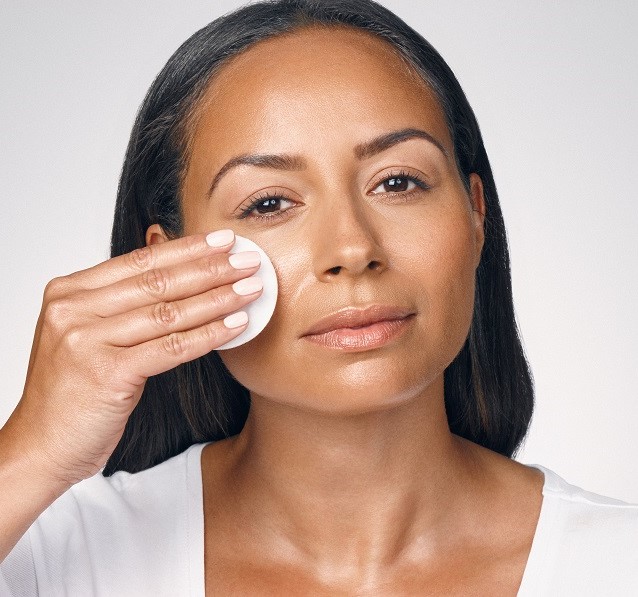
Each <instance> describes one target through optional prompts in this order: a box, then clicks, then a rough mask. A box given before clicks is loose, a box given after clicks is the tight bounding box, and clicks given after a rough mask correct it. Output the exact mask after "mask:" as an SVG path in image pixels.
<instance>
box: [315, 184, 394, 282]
mask: <svg viewBox="0 0 638 597" xmlns="http://www.w3.org/2000/svg"><path fill="white" fill-rule="evenodd" d="M341 197H342V198H341V199H340V200H338V201H326V202H325V203H324V209H323V213H321V214H320V217H318V218H317V219H316V220H315V223H316V225H315V226H314V230H313V236H314V237H315V238H314V240H315V242H313V246H314V247H315V248H316V249H315V252H314V262H315V275H316V276H317V279H319V280H322V281H324V282H328V281H330V280H333V279H335V278H336V277H338V278H343V277H357V276H361V275H362V274H364V273H365V272H375V273H376V274H379V273H381V272H382V271H384V270H385V269H386V268H387V266H388V259H387V256H386V254H385V251H384V250H383V248H382V246H381V243H380V232H381V231H380V229H379V225H378V222H375V216H374V213H373V211H372V209H371V208H370V207H368V206H366V205H365V201H362V200H361V199H359V198H357V197H351V198H347V197H344V196H343V195H341ZM318 215H319V214H318Z"/></svg>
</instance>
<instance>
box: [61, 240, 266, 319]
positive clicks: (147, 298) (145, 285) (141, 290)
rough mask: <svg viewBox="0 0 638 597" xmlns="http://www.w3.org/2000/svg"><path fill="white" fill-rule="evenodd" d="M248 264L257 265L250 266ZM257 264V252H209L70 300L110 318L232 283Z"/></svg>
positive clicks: (84, 308)
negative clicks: (194, 258)
mask: <svg viewBox="0 0 638 597" xmlns="http://www.w3.org/2000/svg"><path fill="white" fill-rule="evenodd" d="M246 258H248V259H249V261H248V262H246V261H245V259H246ZM250 258H252V261H250ZM251 263H253V264H256V265H252V266H251V265H250V264H251ZM233 264H235V265H233ZM259 267H260V256H259V253H258V252H257V251H245V252H242V253H233V254H232V255H229V254H227V253H223V254H214V255H208V256H206V257H203V258H201V259H197V260H196V261H190V262H188V263H180V264H177V265H173V266H172V267H160V268H157V269H151V270H148V271H146V272H144V273H142V274H138V275H137V276H133V277H131V278H127V279H125V280H119V281H118V282H115V283H114V284H111V285H109V286H106V287H102V288H95V289H92V290H86V291H84V292H80V293H77V294H76V295H74V297H73V299H72V300H73V302H74V303H76V304H77V305H78V306H80V305H81V308H82V309H83V310H85V311H88V312H89V313H92V314H94V315H97V316H99V317H112V316H113V315H117V314H120V313H125V312H127V311H132V310H134V309H137V308H139V307H144V306H148V305H153V304H156V303H160V302H168V301H175V300H179V299H184V298H187V297H189V296H195V295H198V294H201V293H203V292H206V291H208V290H211V289H213V288H217V287H220V286H224V285H226V284H232V283H233V282H236V281H238V280H240V279H241V278H245V277H247V276H250V275H252V274H254V273H255V272H256V271H257V270H258V269H259Z"/></svg>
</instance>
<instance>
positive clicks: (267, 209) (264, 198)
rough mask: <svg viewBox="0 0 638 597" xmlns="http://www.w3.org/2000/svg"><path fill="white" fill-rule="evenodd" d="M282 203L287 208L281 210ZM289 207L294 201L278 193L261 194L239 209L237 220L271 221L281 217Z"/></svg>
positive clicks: (292, 205)
mask: <svg viewBox="0 0 638 597" xmlns="http://www.w3.org/2000/svg"><path fill="white" fill-rule="evenodd" d="M282 203H284V204H285V203H287V204H289V207H286V208H285V209H281V208H282V207H283V205H282ZM291 207H294V201H291V200H290V199H286V197H284V196H283V195H281V194H279V193H262V194H260V195H259V196H258V197H256V198H255V199H254V200H252V201H251V202H250V204H249V205H248V206H247V207H245V208H244V207H241V208H240V215H239V218H240V219H244V218H250V219H257V220H273V219H275V218H280V217H282V216H283V215H284V214H285V213H286V212H287V211H288V210H289V209H290V208H291Z"/></svg>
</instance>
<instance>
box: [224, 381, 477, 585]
mask: <svg viewBox="0 0 638 597" xmlns="http://www.w3.org/2000/svg"><path fill="white" fill-rule="evenodd" d="M233 453H234V455H235V456H234V458H233V459H232V460H233V469H234V470H233V475H232V478H233V479H234V481H235V483H236V485H235V488H236V489H235V491H236V503H237V504H242V506H238V507H240V508H241V507H243V508H245V511H244V512H239V513H237V515H238V516H240V517H241V520H244V521H246V520H249V519H252V523H254V525H255V526H254V528H255V529H262V530H261V531H260V535H262V536H263V529H264V528H266V529H271V531H270V532H271V533H272V536H271V537H270V539H271V540H272V545H273V546H274V547H273V552H276V551H279V552H280V553H281V552H284V551H285V553H287V554H291V553H295V554H297V556H298V558H299V560H300V561H305V562H312V563H313V566H314V567H315V569H324V570H330V571H334V570H335V569H340V570H351V571H352V570H357V571H359V573H361V572H362V571H364V570H369V571H371V570H373V569H375V570H378V569H379V568H381V567H384V566H387V565H390V564H391V563H392V562H393V561H396V560H397V559H398V558H399V557H401V556H405V555H406V553H407V552H408V551H409V548H410V544H411V543H413V542H414V541H416V540H417V539H418V540H419V541H421V542H422V540H423V536H424V532H425V533H426V534H428V535H430V536H432V537H434V535H436V534H437V533H440V532H444V529H445V528H446V527H447V526H448V525H449V520H450V517H452V516H453V513H454V511H455V508H454V504H458V505H459V508H461V507H462V506H461V504H460V502H461V501H462V500H463V498H464V497H465V496H466V495H467V487H468V484H469V483H468V480H469V479H470V476H471V471H470V470H469V467H468V455H467V453H466V448H465V442H463V441H462V440H459V438H457V437H455V436H453V435H452V434H451V433H450V431H449V427H448V423H447V418H446V415H445V408H444V401H443V380H442V379H441V380H440V381H439V382H437V383H435V384H434V385H432V386H430V387H429V388H427V389H426V390H425V391H424V392H423V393H422V394H421V395H419V396H416V397H414V398H413V399H411V400H410V401H408V402H405V403H403V404H401V405H399V406H394V407H392V408H388V409H387V410H381V411H376V412H369V413H365V414H358V415H351V416H343V415H334V414H331V415H328V414H323V413H318V412H310V411H308V410H301V409H299V408H294V407H291V406H287V405H284V404H281V403H277V402H275V401H272V400H269V399H267V398H264V397H262V396H255V395H253V396H252V402H251V408H250V414H249V417H248V419H247V421H246V424H245V426H244V429H243V430H242V432H241V433H240V434H239V436H237V438H236V441H235V445H234V450H233ZM462 488H464V489H462ZM251 496H252V497H251ZM422 547H423V546H422V545H421V549H422ZM370 574H372V572H370Z"/></svg>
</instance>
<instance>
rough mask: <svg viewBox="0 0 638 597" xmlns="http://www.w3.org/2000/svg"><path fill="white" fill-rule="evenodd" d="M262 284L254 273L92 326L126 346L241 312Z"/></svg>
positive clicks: (109, 339)
mask: <svg viewBox="0 0 638 597" xmlns="http://www.w3.org/2000/svg"><path fill="white" fill-rule="evenodd" d="M253 285H254V286H253ZM259 286H263V285H262V284H261V280H260V279H259V278H258V277H256V276H252V277H250V278H246V279H245V280H241V281H240V282H239V284H238V285H236V286H231V285H226V286H222V287H220V288H215V289H213V290H209V291H208V292H204V293H202V294H199V295H197V296H192V297H189V298H186V299H183V300H179V301H173V302H161V303H155V304H153V305H147V306H145V307H141V308H139V309H135V310H134V311H128V312H126V313H122V314H120V315H116V316H114V317H108V318H106V319H102V320H100V322H99V323H98V324H97V325H96V326H95V327H94V328H93V329H94V334H95V337H96V338H100V339H102V341H103V342H105V343H108V344H110V345H111V346H119V347H125V346H135V345H137V344H142V343H144V342H148V341H149V340H153V339H155V338H160V337H162V336H167V335H168V334H171V333H173V332H180V331H186V330H191V329H194V328H197V327H200V326H202V325H204V324H206V323H209V322H211V321H215V320H219V319H221V318H223V317H226V316H227V315H230V314H231V313H234V312H235V311H239V310H240V309H242V308H243V307H245V306H246V305H247V304H249V303H250V302H252V301H254V300H256V299H257V298H259V296H261V293H262V288H261V287H259ZM234 288H236V289H237V290H235V289H234ZM240 293H242V294H240Z"/></svg>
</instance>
